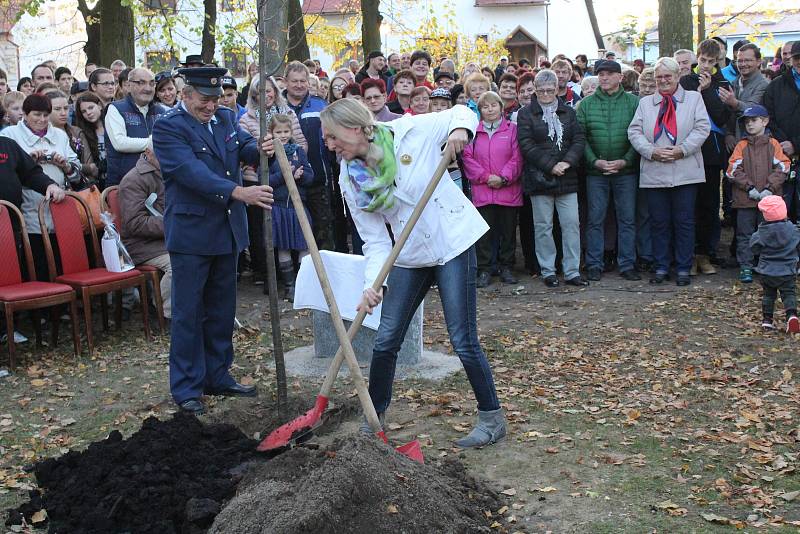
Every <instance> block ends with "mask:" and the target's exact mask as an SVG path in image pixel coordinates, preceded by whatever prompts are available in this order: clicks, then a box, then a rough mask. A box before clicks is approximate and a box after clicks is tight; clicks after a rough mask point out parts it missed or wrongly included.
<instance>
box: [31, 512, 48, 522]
mask: <svg viewBox="0 0 800 534" xmlns="http://www.w3.org/2000/svg"><path fill="white" fill-rule="evenodd" d="M46 520H47V510H45V509H41V510H39V511H38V512H36V513H35V514H33V515H32V516H31V522H32V523H41V522H42V521H46Z"/></svg>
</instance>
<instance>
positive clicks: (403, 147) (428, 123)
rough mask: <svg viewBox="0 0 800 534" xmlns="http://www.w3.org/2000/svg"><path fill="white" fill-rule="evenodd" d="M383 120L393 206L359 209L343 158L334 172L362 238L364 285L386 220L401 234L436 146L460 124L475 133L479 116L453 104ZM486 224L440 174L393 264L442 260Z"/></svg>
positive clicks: (380, 257) (371, 277) (380, 250)
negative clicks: (390, 147) (389, 134)
mask: <svg viewBox="0 0 800 534" xmlns="http://www.w3.org/2000/svg"><path fill="white" fill-rule="evenodd" d="M382 124H383V125H384V126H386V127H388V128H389V129H391V130H392V131H393V133H394V152H395V155H396V156H397V177H396V178H395V185H396V186H397V188H396V189H395V193H394V198H395V205H394V207H393V208H391V209H389V210H388V211H387V212H384V213H381V212H378V211H375V212H373V213H369V212H366V211H362V210H361V209H359V208H358V207H357V206H356V204H355V202H354V201H353V193H352V186H351V185H350V179H349V177H348V175H347V165H346V163H345V162H344V161H343V162H342V165H341V173H340V175H339V185H340V186H341V188H342V196H344V198H345V200H346V201H347V205H348V206H349V208H350V214H351V215H352V216H353V220H354V222H355V224H356V228H358V233H359V235H360V236H361V239H363V240H364V256H366V258H367V260H366V261H367V266H366V272H365V276H364V285H363V288H367V287H371V286H372V283H373V282H374V281H375V278H377V276H378V273H379V272H380V269H381V266H383V263H384V262H385V261H386V258H387V257H388V256H389V252H390V251H391V249H392V241H391V239H390V238H389V233H388V232H387V231H386V223H389V225H390V226H391V227H392V232H393V233H394V235H395V236H399V235H400V233H401V232H402V230H403V227H405V224H406V222H407V221H408V219H409V217H410V216H411V212H413V211H414V208H415V207H416V205H417V202H418V201H419V200H420V198H421V197H422V193H423V192H424V191H425V188H426V187H427V186H428V182H429V180H430V179H431V177H432V175H433V171H434V170H435V169H436V167H437V166H438V165H439V161H440V160H441V158H442V150H441V148H442V145H444V144H445V143H446V142H447V138H448V137H449V135H450V132H452V131H453V130H455V129H458V128H464V129H466V130H468V131H469V132H470V133H472V135H473V136H474V135H475V128H476V127H477V126H478V117H477V116H476V115H475V112H473V111H472V110H470V109H469V108H468V107H466V106H461V105H457V106H453V107H452V108H451V109H448V110H445V111H440V112H439V113H426V114H424V115H403V116H402V117H400V118H399V119H396V120H394V121H392V122H386V123H382ZM488 230H489V226H488V225H487V224H486V221H484V220H483V218H482V217H481V215H480V214H479V213H478V210H477V209H475V206H474V205H473V204H472V202H470V201H469V200H468V199H467V197H465V196H464V193H463V192H462V191H461V190H460V189H459V188H458V186H457V185H456V184H455V183H454V182H453V181H452V180H447V179H445V180H442V181H441V182H439V185H438V186H437V188H436V190H435V191H434V193H433V196H432V197H431V200H430V202H428V205H427V206H426V207H425V209H424V210H423V211H422V216H421V217H420V218H419V221H417V225H416V226H415V227H414V230H413V231H412V232H411V235H410V236H409V237H408V241H407V242H406V245H405V247H403V250H402V252H401V253H400V256H399V257H398V258H397V262H396V263H395V264H396V265H398V266H400V267H409V268H414V267H432V266H434V265H444V264H445V263H447V262H448V261H450V260H452V259H453V258H455V257H456V256H458V255H459V254H461V253H462V252H464V251H465V250H467V249H468V248H469V247H471V246H472V245H473V244H474V243H475V242H476V241H478V239H480V237H481V236H482V235H483V234H485V233H486V232H487V231H488ZM384 285H386V284H384ZM358 294H359V295H360V294H361V291H359V292H358Z"/></svg>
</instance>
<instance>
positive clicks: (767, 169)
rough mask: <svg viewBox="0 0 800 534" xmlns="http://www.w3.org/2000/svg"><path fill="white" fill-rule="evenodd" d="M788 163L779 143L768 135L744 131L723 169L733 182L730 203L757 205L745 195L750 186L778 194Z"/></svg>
mask: <svg viewBox="0 0 800 534" xmlns="http://www.w3.org/2000/svg"><path fill="white" fill-rule="evenodd" d="M789 165H790V163H789V158H787V157H786V155H785V154H784V153H783V151H782V150H781V145H780V144H778V142H777V141H776V140H775V139H772V138H771V137H770V136H768V135H756V136H750V135H748V136H747V138H746V139H742V140H741V141H739V142H738V143H737V144H736V148H734V149H733V153H732V154H731V159H730V163H729V165H728V173H727V174H728V178H730V179H731V181H732V182H733V207H734V208H756V207H758V202H757V201H755V200H752V199H751V198H750V197H748V196H747V193H748V191H749V190H750V188H751V187H755V188H756V189H757V190H758V191H763V190H764V189H769V190H770V191H772V193H773V194H775V195H780V194H781V193H782V192H783V182H785V181H786V175H787V173H788V172H789Z"/></svg>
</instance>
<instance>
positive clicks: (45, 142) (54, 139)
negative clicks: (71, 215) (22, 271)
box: [0, 121, 80, 234]
mask: <svg viewBox="0 0 800 534" xmlns="http://www.w3.org/2000/svg"><path fill="white" fill-rule="evenodd" d="M0 135H2V136H4V137H9V138H11V139H13V140H14V141H16V142H17V144H18V145H19V146H20V148H22V150H24V151H25V152H26V153H28V154H30V153H31V152H34V151H37V150H38V151H41V152H44V153H46V154H61V155H62V156H64V157H65V158H66V159H67V161H70V162H72V163H75V164H76V165H77V166H78V167H80V162H79V161H78V156H77V155H76V154H75V152H73V151H72V148H70V146H69V137H67V134H65V133H64V130H60V129H58V128H55V127H53V126H52V125H48V126H47V133H46V134H45V135H44V137H39V136H38V135H36V134H35V133H33V132H32V131H31V130H30V128H28V127H27V126H26V125H25V122H24V121H20V122H19V123H18V124H16V125H15V126H9V127H8V128H5V129H4V130H3V131H2V132H0ZM39 163H40V164H41V166H42V170H44V173H45V174H46V175H47V176H48V177H50V179H51V180H53V182H55V183H56V184H58V186H59V187H61V188H64V187H65V185H66V184H65V182H66V176H64V171H62V170H61V169H60V168H58V167H56V166H55V165H53V164H52V163H45V162H41V161H40V162H39ZM42 200H44V196H42V195H41V194H40V193H37V192H36V191H34V190H33V189H27V188H26V189H23V190H22V208H21V209H22V215H23V217H24V219H25V226H27V228H28V233H31V234H41V233H42V229H41V227H40V226H39V204H40V203H41V202H42ZM45 222H46V223H47V227H48V228H49V229H50V231H52V229H53V220H52V219H51V218H50V213H49V212H46V213H45Z"/></svg>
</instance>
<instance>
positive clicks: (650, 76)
mask: <svg viewBox="0 0 800 534" xmlns="http://www.w3.org/2000/svg"><path fill="white" fill-rule="evenodd" d="M642 80H652V81H655V80H656V68H655V67H647V68H646V69H644V70H642V72H640V73H639V82H640V83H641V81H642Z"/></svg>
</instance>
